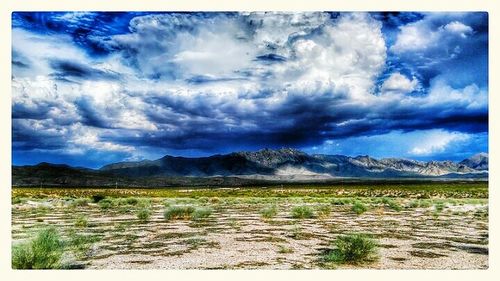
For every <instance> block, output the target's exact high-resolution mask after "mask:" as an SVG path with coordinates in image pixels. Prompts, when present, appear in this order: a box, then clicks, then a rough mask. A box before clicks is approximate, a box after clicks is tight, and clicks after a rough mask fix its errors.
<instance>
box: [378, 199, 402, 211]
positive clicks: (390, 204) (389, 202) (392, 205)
mask: <svg viewBox="0 0 500 281" xmlns="http://www.w3.org/2000/svg"><path fill="white" fill-rule="evenodd" d="M382 203H384V204H385V205H386V206H387V207H389V208H390V209H392V210H394V211H397V212H399V211H401V210H402V209H403V208H402V207H401V205H399V204H398V203H397V202H396V201H395V200H394V199H391V198H387V197H384V198H382Z"/></svg>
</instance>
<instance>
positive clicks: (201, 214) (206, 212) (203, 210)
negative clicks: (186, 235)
mask: <svg viewBox="0 0 500 281" xmlns="http://www.w3.org/2000/svg"><path fill="white" fill-rule="evenodd" d="M211 214H212V209H210V208H208V207H198V208H196V209H195V210H194V212H193V213H192V215H191V218H192V219H193V220H201V219H205V218H208V217H209V216H210V215H211Z"/></svg>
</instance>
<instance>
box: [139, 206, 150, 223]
mask: <svg viewBox="0 0 500 281" xmlns="http://www.w3.org/2000/svg"><path fill="white" fill-rule="evenodd" d="M136 215H137V218H138V219H139V221H140V222H142V223H145V222H147V221H149V218H150V217H151V210H150V209H149V208H140V209H139V210H137V214H136Z"/></svg>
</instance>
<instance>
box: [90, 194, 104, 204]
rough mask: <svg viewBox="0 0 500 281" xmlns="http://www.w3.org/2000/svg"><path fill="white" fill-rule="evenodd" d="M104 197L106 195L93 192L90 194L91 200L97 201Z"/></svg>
mask: <svg viewBox="0 0 500 281" xmlns="http://www.w3.org/2000/svg"><path fill="white" fill-rule="evenodd" d="M104 198H106V196H104V195H102V194H94V195H92V202H94V203H99V202H100V201H101V200H103V199H104Z"/></svg>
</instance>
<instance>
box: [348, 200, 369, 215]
mask: <svg viewBox="0 0 500 281" xmlns="http://www.w3.org/2000/svg"><path fill="white" fill-rule="evenodd" d="M351 210H352V211H353V212H355V213H356V214H357V215H361V214H362V213H364V212H366V211H368V208H367V207H366V205H365V204H363V203H361V201H355V202H354V204H353V205H352V208H351Z"/></svg>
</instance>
